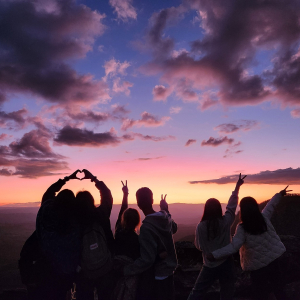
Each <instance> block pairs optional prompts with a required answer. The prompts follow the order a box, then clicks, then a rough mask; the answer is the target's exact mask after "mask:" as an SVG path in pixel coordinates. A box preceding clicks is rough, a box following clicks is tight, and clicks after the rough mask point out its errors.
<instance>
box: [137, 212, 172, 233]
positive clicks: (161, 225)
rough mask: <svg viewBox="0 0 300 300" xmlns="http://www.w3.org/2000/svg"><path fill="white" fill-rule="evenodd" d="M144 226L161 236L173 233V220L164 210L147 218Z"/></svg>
mask: <svg viewBox="0 0 300 300" xmlns="http://www.w3.org/2000/svg"><path fill="white" fill-rule="evenodd" d="M143 225H146V226H149V227H152V228H153V229H155V230H157V231H159V232H160V233H161V234H164V233H166V234H169V233H171V232H172V219H171V217H170V215H169V214H168V213H167V212H165V211H164V210H162V211H159V212H156V213H154V214H150V215H148V216H146V218H145V219H144V220H143Z"/></svg>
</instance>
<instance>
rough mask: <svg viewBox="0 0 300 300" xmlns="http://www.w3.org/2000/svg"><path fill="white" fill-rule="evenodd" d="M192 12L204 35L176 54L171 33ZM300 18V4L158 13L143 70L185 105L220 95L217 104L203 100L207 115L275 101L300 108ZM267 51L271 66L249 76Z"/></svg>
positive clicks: (227, 4) (229, 3) (234, 4)
mask: <svg viewBox="0 0 300 300" xmlns="http://www.w3.org/2000/svg"><path fill="white" fill-rule="evenodd" d="M191 10H193V11H196V12H198V13H199V18H198V19H199V21H200V27H201V28H200V30H201V31H202V32H203V33H204V36H203V38H202V39H199V40H195V41H192V42H191V49H190V50H185V51H181V52H180V51H177V52H178V53H177V54H176V55H174V53H175V52H176V51H175V52H174V50H175V49H174V45H176V41H174V40H173V39H172V37H170V36H169V35H166V34H165V29H166V28H167V26H169V25H170V24H172V23H173V24H174V22H175V21H176V20H179V19H180V18H181V17H183V15H184V14H186V15H188V14H187V13H188V12H190V11H191ZM299 15H300V6H299V3H298V1H297V0H287V1H285V2H282V1H280V0H274V1H269V2H267V3H265V2H261V1H259V0H254V1H253V0H251V1H250V0H246V1H242V2H239V1H234V0H217V1H202V0H185V1H183V2H182V4H181V5H179V6H178V7H172V8H168V9H164V10H161V11H160V12H158V13H155V14H153V16H152V18H151V22H150V28H149V31H148V34H147V36H146V42H147V47H148V48H150V49H151V50H152V54H153V59H152V61H150V62H149V63H148V64H146V65H145V66H143V67H142V69H141V70H142V72H144V73H145V74H148V75H158V74H159V75H160V82H161V83H163V84H164V87H165V86H166V87H165V88H166V89H170V90H172V91H174V93H175V94H176V95H177V96H178V97H180V98H181V99H183V100H185V101H197V97H198V95H197V94H198V92H199V91H201V92H203V91H207V90H209V91H214V92H215V93H216V99H210V100H209V99H207V100H203V103H202V104H201V106H200V108H201V109H202V110H204V109H207V108H208V107H209V106H212V105H215V104H217V103H222V104H224V105H256V104H258V103H261V102H263V101H266V100H271V99H274V97H275V98H277V99H279V100H280V101H282V102H284V103H287V104H289V105H294V106H299V105H300V93H299V89H298V87H299V84H300V54H299V53H300V48H299V47H298V45H299V40H300V24H299V22H298V19H299ZM272 49H276V51H275V53H274V51H271V50H272ZM261 50H264V51H265V50H267V51H268V50H270V52H269V53H270V56H271V55H272V56H273V57H271V59H270V66H268V68H267V71H263V70H262V71H256V72H255V73H252V72H249V70H251V69H252V68H253V67H254V66H256V65H257V54H259V52H260V51H261ZM182 82H184V84H183V85H182ZM164 99H166V98H164Z"/></svg>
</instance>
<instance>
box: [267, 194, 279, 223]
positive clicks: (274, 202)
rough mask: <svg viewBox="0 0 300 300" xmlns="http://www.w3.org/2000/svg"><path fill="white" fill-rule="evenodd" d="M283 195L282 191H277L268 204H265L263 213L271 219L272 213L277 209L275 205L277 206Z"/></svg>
mask: <svg viewBox="0 0 300 300" xmlns="http://www.w3.org/2000/svg"><path fill="white" fill-rule="evenodd" d="M282 197H283V196H282V195H281V194H280V193H277V194H275V195H274V196H273V198H272V199H271V200H270V201H269V202H268V203H267V205H266V206H265V208H264V209H263V211H262V214H263V215H264V216H265V217H266V218H268V219H271V217H272V214H273V212H274V210H275V207H276V206H277V204H278V203H279V202H280V200H281V198H282Z"/></svg>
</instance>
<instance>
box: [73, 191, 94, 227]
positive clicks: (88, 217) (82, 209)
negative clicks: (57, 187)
mask: <svg viewBox="0 0 300 300" xmlns="http://www.w3.org/2000/svg"><path fill="white" fill-rule="evenodd" d="M76 206H77V218H78V221H79V223H80V224H81V225H84V226H85V225H89V224H90V223H92V222H93V220H94V213H95V200H94V197H93V196H92V194H91V193H90V192H88V191H80V192H78V193H77V194H76Z"/></svg>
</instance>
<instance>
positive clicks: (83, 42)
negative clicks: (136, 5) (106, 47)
mask: <svg viewBox="0 0 300 300" xmlns="http://www.w3.org/2000/svg"><path fill="white" fill-rule="evenodd" d="M0 11H1V19H0V88H1V90H2V93H10V92H22V93H24V92H26V93H29V94H34V95H37V96H40V97H43V98H44V99H46V100H48V101H50V102H58V103H65V102H70V101H77V102H81V103H86V102H91V101H103V100H105V99H108V98H109V96H108V94H107V84H106V83H105V82H104V81H102V80H94V79H93V77H92V76H91V75H90V74H83V75H82V74H78V73H77V72H76V71H75V70H74V69H72V68H71V67H70V66H69V65H68V64H67V63H66V61H67V60H68V59H71V58H82V57H84V56H85V55H86V53H87V52H88V51H90V50H91V49H92V45H93V43H94V39H95V37H96V36H98V35H100V34H102V33H103V31H104V29H105V26H104V25H103V24H102V19H103V18H104V15H101V14H100V13H99V12H97V11H92V10H91V9H90V8H88V7H87V6H84V5H77V4H76V3H75V1H72V0H68V1H58V0H49V1H42V0H37V1H25V0H20V1H14V0H13V1H0ZM16 20H17V21H16ZM4 96H5V94H3V96H2V97H1V100H0V102H3V99H4V98H3V97H4Z"/></svg>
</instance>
